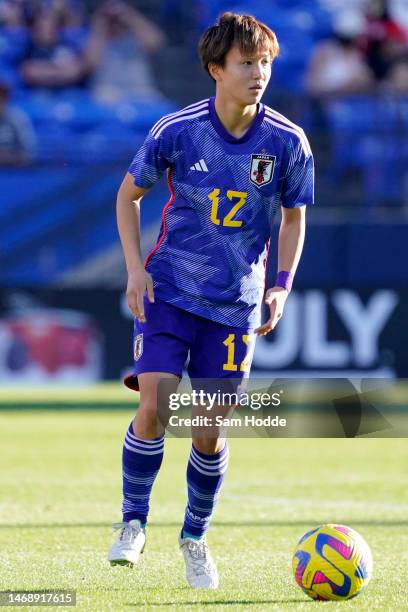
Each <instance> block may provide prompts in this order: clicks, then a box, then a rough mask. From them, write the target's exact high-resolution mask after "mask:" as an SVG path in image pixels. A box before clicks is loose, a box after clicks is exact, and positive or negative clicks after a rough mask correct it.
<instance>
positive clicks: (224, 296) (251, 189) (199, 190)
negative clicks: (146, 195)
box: [129, 98, 314, 328]
mask: <svg viewBox="0 0 408 612" xmlns="http://www.w3.org/2000/svg"><path fill="white" fill-rule="evenodd" d="M165 171H167V173H168V185H169V190H170V196H171V197H170V199H169V201H168V202H167V204H166V205H165V206H164V209H163V215H162V225H161V230H160V235H159V239H158V242H157V244H156V246H155V247H154V249H153V250H152V251H151V252H150V254H149V255H148V257H147V259H146V269H147V270H148V272H149V273H150V274H152V276H153V281H154V289H155V294H156V295H157V297H159V298H161V299H162V300H164V301H166V302H169V303H171V304H174V305H175V306H178V307H180V308H182V309H184V310H188V311H190V312H193V313H196V314H198V315H200V316H203V317H206V318H208V319H211V320H214V321H217V322H219V323H223V324H225V325H234V326H236V327H240V326H242V327H247V328H254V327H256V326H258V325H259V324H260V314H261V303H262V298H263V293H264V289H265V266H266V258H267V254H268V247H269V240H270V235H271V226H272V222H273V217H274V213H275V212H276V210H277V208H278V207H279V206H280V205H282V206H284V207H287V208H294V207H297V206H303V205H308V204H313V181H314V169H313V156H312V153H311V150H310V146H309V143H308V141H307V138H306V136H305V134H304V132H303V130H302V129H301V128H300V127H298V126H297V125H295V124H293V123H292V122H290V121H289V120H288V119H286V118H285V117H284V116H283V115H281V114H279V113H278V112H276V111H275V110H272V109H271V108H269V107H267V106H265V105H263V104H259V105H258V113H257V116H256V117H255V119H254V121H253V123H252V124H251V126H250V128H249V130H248V131H247V132H246V133H245V134H244V136H242V137H241V138H235V137H234V136H232V135H231V134H230V133H229V132H227V131H226V129H225V128H224V126H223V125H222V123H221V121H220V120H219V118H218V116H217V113H216V111H215V106H214V98H210V99H207V100H203V101H201V102H197V103H196V104H192V105H191V106H188V107H186V108H185V109H183V110H181V111H179V112H177V113H172V114H170V115H167V116H166V117H163V118H162V119H161V120H160V121H158V122H157V123H156V124H155V125H154V126H153V128H152V129H151V131H150V132H149V134H148V136H147V138H146V140H145V142H144V144H143V145H142V147H141V148H140V150H139V151H138V153H137V154H136V156H135V158H134V160H133V162H132V164H131V166H130V169H129V172H130V173H131V174H132V175H133V177H134V182H135V184H136V185H138V186H139V187H143V188H149V187H152V186H153V185H154V184H155V183H156V182H157V181H158V180H159V178H160V177H161V175H162V174H163V172H165Z"/></svg>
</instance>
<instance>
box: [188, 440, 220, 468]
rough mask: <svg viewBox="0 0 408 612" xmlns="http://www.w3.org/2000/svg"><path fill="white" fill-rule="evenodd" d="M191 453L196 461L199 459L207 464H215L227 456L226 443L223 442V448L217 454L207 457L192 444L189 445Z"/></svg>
mask: <svg viewBox="0 0 408 612" xmlns="http://www.w3.org/2000/svg"><path fill="white" fill-rule="evenodd" d="M193 451H194V454H195V455H196V457H197V458H198V459H201V460H202V461H205V462H209V463H216V462H217V461H219V460H220V459H223V458H224V457H225V456H226V455H228V453H229V449H228V442H227V441H225V445H224V447H223V448H222V449H221V450H220V451H219V452H218V453H215V454H213V455H207V454H206V453H202V452H201V451H199V450H197V449H196V447H195V446H194V444H192V445H191V452H193Z"/></svg>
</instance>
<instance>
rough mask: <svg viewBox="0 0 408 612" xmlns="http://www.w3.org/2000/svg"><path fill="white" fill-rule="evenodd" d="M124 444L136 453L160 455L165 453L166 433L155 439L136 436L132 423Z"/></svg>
mask: <svg viewBox="0 0 408 612" xmlns="http://www.w3.org/2000/svg"><path fill="white" fill-rule="evenodd" d="M123 446H124V447H125V448H126V449H127V450H129V451H133V452H134V453H141V454H142V455H159V454H162V453H163V449H164V434H163V435H161V436H159V437H158V438H154V439H153V440H144V439H143V438H138V437H137V436H135V434H134V433H133V428H132V423H131V424H130V426H129V429H128V430H127V432H126V436H125V440H124V442H123Z"/></svg>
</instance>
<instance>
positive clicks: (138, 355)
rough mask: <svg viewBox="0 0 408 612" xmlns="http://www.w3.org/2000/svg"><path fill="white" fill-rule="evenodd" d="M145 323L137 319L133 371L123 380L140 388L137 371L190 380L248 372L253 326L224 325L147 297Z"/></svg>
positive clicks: (239, 377)
mask: <svg viewBox="0 0 408 612" xmlns="http://www.w3.org/2000/svg"><path fill="white" fill-rule="evenodd" d="M145 316H146V323H140V322H139V321H137V320H135V327H134V338H133V355H134V371H133V374H131V375H129V376H127V377H126V378H125V380H124V383H125V385H126V386H127V387H129V388H130V389H133V390H135V391H138V390H139V385H138V381H137V376H138V374H142V373H145V372H167V373H170V374H174V375H175V376H178V377H179V378H182V373H183V369H184V366H185V364H186V363H187V361H188V365H187V372H188V375H189V377H190V379H208V378H211V379H235V381H237V382H239V381H241V380H242V379H243V378H247V377H248V376H249V371H250V368H251V363H252V358H253V353H254V348H255V340H256V336H255V334H253V332H252V330H250V329H246V328H242V327H231V326H228V325H222V324H221V323H217V322H215V321H211V320H210V319H205V318H204V317H200V316H199V315H196V314H194V313H191V312H188V311H186V310H182V309H181V308H178V307H176V306H173V305H172V304H168V303H167V302H163V301H162V300H158V299H156V300H155V302H154V303H153V304H151V303H150V302H149V301H148V300H147V299H145Z"/></svg>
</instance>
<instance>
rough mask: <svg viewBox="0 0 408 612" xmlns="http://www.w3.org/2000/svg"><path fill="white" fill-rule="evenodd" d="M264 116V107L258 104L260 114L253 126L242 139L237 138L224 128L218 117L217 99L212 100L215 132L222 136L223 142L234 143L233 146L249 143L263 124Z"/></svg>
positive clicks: (211, 112)
mask: <svg viewBox="0 0 408 612" xmlns="http://www.w3.org/2000/svg"><path fill="white" fill-rule="evenodd" d="M264 114H265V108H264V105H263V104H261V103H259V104H258V114H257V115H256V117H255V119H254V120H253V121H252V123H251V125H250V126H249V129H248V130H247V131H246V132H245V134H244V135H243V136H241V138H235V136H233V135H232V134H230V132H228V130H226V129H225V127H224V126H223V124H222V123H221V121H220V119H219V117H218V115H217V111H216V110H215V97H214V96H213V97H212V98H210V119H211V123H212V124H213V127H214V129H215V131H216V132H217V134H218V135H219V136H221V138H222V139H223V140H225V141H226V142H229V143H232V144H241V143H243V142H247V140H249V139H250V138H252V136H253V135H254V134H255V132H256V131H257V129H258V127H259V126H260V124H261V123H262V121H263V118H264Z"/></svg>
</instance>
